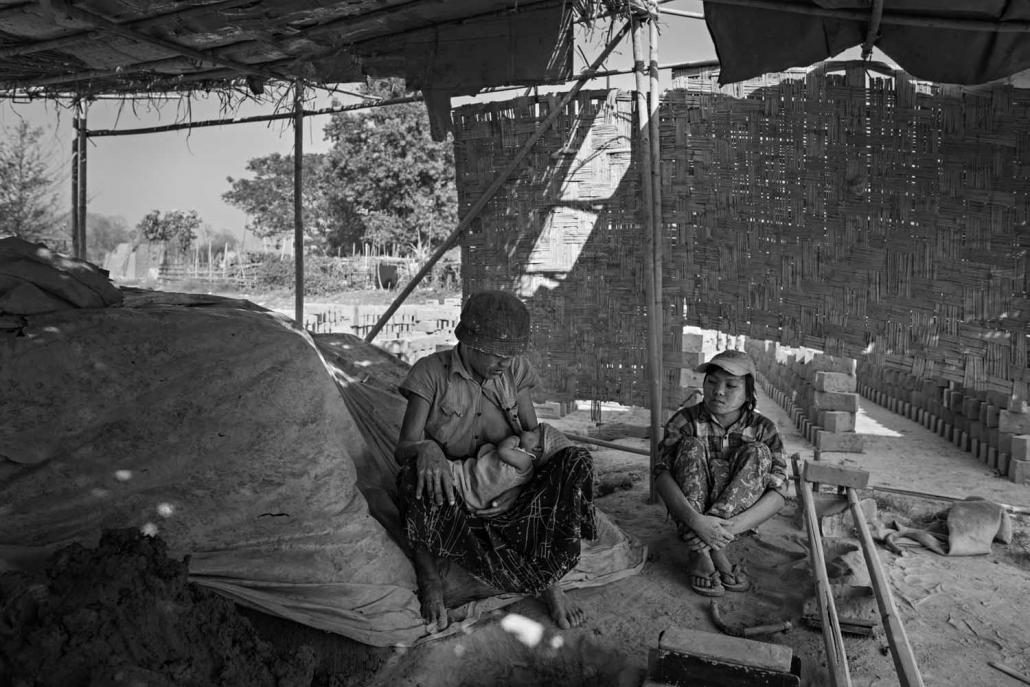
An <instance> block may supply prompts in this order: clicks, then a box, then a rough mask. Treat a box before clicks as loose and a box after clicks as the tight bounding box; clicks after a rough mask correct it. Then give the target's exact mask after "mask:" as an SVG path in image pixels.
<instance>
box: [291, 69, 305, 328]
mask: <svg viewBox="0 0 1030 687" xmlns="http://www.w3.org/2000/svg"><path fill="white" fill-rule="evenodd" d="M303 182H304V84H303V83H301V82H300V81H296V82H294V84H293V260H294V266H295V268H296V269H295V274H294V289H295V291H296V294H295V299H294V300H295V312H294V316H293V326H294V327H296V328H297V329H301V328H303V327H304V211H303V209H304V197H303V194H302V189H303V188H304V183H303Z"/></svg>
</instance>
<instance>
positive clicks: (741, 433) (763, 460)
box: [654, 351, 787, 596]
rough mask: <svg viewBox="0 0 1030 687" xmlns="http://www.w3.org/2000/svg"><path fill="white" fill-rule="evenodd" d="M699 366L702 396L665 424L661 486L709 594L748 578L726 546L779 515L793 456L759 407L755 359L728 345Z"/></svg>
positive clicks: (698, 583) (696, 583) (695, 582)
mask: <svg viewBox="0 0 1030 687" xmlns="http://www.w3.org/2000/svg"><path fill="white" fill-rule="evenodd" d="M696 371H697V372H703V373H704V374H705V378H704V384H703V387H702V390H703V400H702V402H701V403H698V404H697V405H693V406H690V407H686V408H681V409H679V410H677V411H676V413H675V414H673V416H672V417H671V418H670V419H669V421H668V422H667V423H666V425H665V438H664V439H663V440H662V444H661V447H660V451H659V456H658V460H657V461H656V464H655V469H654V476H655V489H656V491H657V492H658V494H659V495H660V496H661V497H662V501H664V502H665V506H666V508H668V510H669V513H670V515H671V516H672V518H673V520H674V521H675V522H676V529H677V532H678V533H679V535H680V538H681V539H683V541H685V542H686V544H687V547H688V548H689V549H690V563H689V571H688V572H689V575H690V586H691V588H692V589H693V590H694V591H696V592H697V593H698V594H702V595H704V596H722V595H723V594H724V593H725V590H727V589H729V590H731V591H744V590H746V589H748V587H749V586H750V582H749V580H748V579H747V577H746V576H745V575H744V573H743V571H741V569H740V567H739V566H738V565H733V564H731V563H730V560H729V558H728V557H727V555H726V549H727V547H728V546H729V544H730V543H731V542H732V541H733V540H734V539H735V538H736V536H737V535H739V534H741V533H743V532H746V531H748V530H750V529H753V528H755V527H757V526H758V525H759V524H761V523H763V522H765V521H766V520H768V519H769V518H770V517H772V516H773V515H775V514H776V513H777V512H778V511H779V510H780V508H781V507H782V506H783V503H784V497H785V496H786V485H787V463H786V461H785V460H784V457H783V441H782V440H781V439H780V434H779V432H778V431H777V429H776V425H775V424H774V423H773V422H772V420H770V419H769V418H767V417H765V416H764V415H762V414H761V413H759V412H758V411H756V410H755V403H756V401H757V397H756V394H755V364H754V362H753V361H752V360H751V357H750V356H748V355H747V354H746V353H744V352H743V351H723V352H722V353H719V354H718V355H716V356H715V357H713V358H712V359H711V360H709V361H708V362H707V363H704V364H702V365H700V366H699V367H698V368H697V369H696Z"/></svg>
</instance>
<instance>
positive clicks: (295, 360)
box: [0, 292, 645, 646]
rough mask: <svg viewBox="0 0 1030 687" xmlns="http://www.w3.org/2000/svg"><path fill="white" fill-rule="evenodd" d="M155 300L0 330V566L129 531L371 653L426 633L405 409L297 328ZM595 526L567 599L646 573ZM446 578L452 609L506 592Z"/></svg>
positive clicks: (208, 305) (625, 545)
mask: <svg viewBox="0 0 1030 687" xmlns="http://www.w3.org/2000/svg"><path fill="white" fill-rule="evenodd" d="M165 300H174V302H175V303H176V304H174V305H169V304H166V303H164V302H162V296H160V295H155V294H153V293H152V292H151V294H150V295H148V296H145V297H144V296H142V295H139V297H136V298H132V297H127V298H126V307H113V308H97V309H77V310H66V311H61V312H56V313H49V314H44V315H36V316H31V317H29V318H27V325H26V326H25V328H24V329H23V330H22V332H21V333H22V335H21V336H14V335H3V336H0V417H3V418H4V421H3V423H2V424H0V456H3V460H0V569H2V568H3V567H5V566H6V567H16V566H18V565H21V564H31V563H32V562H33V561H36V562H38V561H39V560H40V559H41V558H42V556H43V555H45V554H48V553H49V552H51V551H53V550H54V549H56V548H58V547H60V546H63V545H66V544H69V543H71V542H76V541H77V542H80V543H82V544H84V545H88V546H92V545H95V543H96V542H97V541H98V540H99V536H100V533H101V531H102V530H103V529H107V528H119V527H140V528H144V530H145V531H148V532H155V533H157V534H158V535H160V536H161V537H162V538H163V539H164V540H165V541H166V542H167V543H168V546H169V550H170V553H171V555H173V556H175V557H182V556H185V555H189V556H190V560H189V568H190V574H191V578H192V579H193V580H194V581H196V582H197V583H199V584H202V585H205V586H208V587H212V588H214V589H216V590H218V591H220V592H221V593H223V594H226V595H228V596H230V597H232V598H234V599H236V600H237V601H239V602H241V603H243V604H245V605H249V606H252V607H254V608H257V609H259V610H262V611H265V612H268V613H271V614H274V615H278V616H281V617H285V618H289V619H291V620H295V621H298V622H301V623H304V624H307V625H310V626H313V627H317V628H320V629H324V630H328V631H331V632H335V633H338V634H341V635H344V636H347V637H350V638H352V639H355V640H357V641H360V642H363V643H366V644H371V645H377V646H388V645H394V644H410V643H413V642H415V641H417V640H419V639H420V638H422V637H423V636H424V635H425V629H424V626H423V624H422V620H421V617H420V613H419V604H418V600H417V597H416V595H415V589H416V582H415V575H414V570H413V568H412V566H411V563H410V560H409V558H408V556H407V555H406V554H405V552H404V550H403V542H402V541H401V540H400V539H399V538H398V534H399V533H398V532H397V531H396V529H395V526H396V525H397V524H398V520H397V516H396V512H397V510H396V503H395V501H394V496H395V491H394V486H393V481H392V475H393V474H394V473H395V471H396V466H395V465H392V464H391V463H392V457H391V452H392V442H393V440H394V437H396V435H397V428H398V423H399V419H400V413H402V412H403V406H402V401H401V400H400V397H399V396H398V395H397V394H395V393H392V392H389V391H387V390H386V389H382V388H377V387H375V386H374V385H370V384H367V383H362V382H360V381H357V380H355V379H352V378H348V377H347V376H346V375H344V374H342V373H341V370H340V369H339V366H334V370H333V371H332V372H330V370H329V368H327V366H326V362H325V361H324V360H323V358H322V356H321V355H320V354H319V352H318V350H317V348H316V347H315V346H314V345H313V342H312V339H311V337H310V336H309V335H307V334H305V333H300V332H297V331H296V330H294V329H292V328H291V327H290V326H289V324H288V323H287V322H286V321H284V320H283V319H281V318H279V317H277V316H275V315H273V314H270V313H267V312H260V311H258V310H257V309H248V308H249V307H251V306H250V304H244V303H241V302H233V301H228V300H224V299H222V300H220V299H217V297H214V298H212V297H199V298H196V299H193V298H192V297H182V296H181V295H180V296H177V297H175V298H174V299H171V298H169V299H165ZM186 302H193V303H196V305H192V306H191V305H185V304H184V303H186ZM241 306H242V307H241ZM361 346H364V348H365V351H364V352H367V351H375V352H376V353H377V354H378V353H379V352H378V350H377V349H374V348H372V347H370V346H367V345H364V344H361V345H360V346H358V345H355V347H354V349H353V350H354V351H355V352H356V353H357V354H359V355H360V354H361V353H362V352H363V351H362V350H361ZM337 354H338V351H337V353H336V354H334V355H337ZM334 377H336V379H334ZM337 380H339V383H337ZM604 521H605V524H606V525H607V526H606V527H604V528H603V529H604V537H603V538H602V540H601V541H600V542H597V543H595V544H594V545H592V546H585V547H584V556H583V562H582V564H581V566H580V568H579V569H577V570H576V571H574V572H573V573H570V575H569V576H568V579H567V580H565V581H564V582H565V583H567V584H568V585H569V586H579V585H585V584H600V583H604V582H607V581H610V580H613V579H618V578H619V577H622V576H625V575H629V574H633V573H634V572H636V571H637V570H639V569H640V567H641V566H642V565H643V562H644V557H645V552H644V549H643V547H642V546H640V545H638V544H636V543H635V542H633V541H632V540H630V539H629V538H628V537H627V536H626V535H625V534H624V533H623V532H621V530H619V529H618V528H616V527H614V526H613V525H611V523H610V522H608V521H607V519H604ZM384 523H385V524H384ZM391 529H393V530H394V531H392V532H391V531H390V530H391ZM454 568H456V566H452V570H453V569H454ZM448 581H449V582H452V581H453V584H454V587H455V589H456V590H460V591H455V593H453V594H449V596H448V601H449V602H450V603H451V604H452V605H457V604H459V603H465V602H467V601H476V604H477V605H475V608H476V609H478V610H483V609H486V608H490V607H497V606H499V605H503V604H504V603H507V602H509V601H510V600H512V599H513V598H517V597H512V596H510V595H505V596H488V597H487V598H484V599H479V600H476V599H475V598H465V597H468V596H470V594H471V596H473V597H474V596H475V595H476V594H480V595H481V594H487V595H489V594H491V592H489V591H484V590H482V589H480V590H476V591H475V592H471V593H470V591H469V590H474V589H475V585H469V584H467V583H466V582H467V580H462V579H461V574H460V571H458V572H457V573H456V574H455V575H451V576H449V578H448ZM463 594H464V597H463V596H462V595H463ZM473 615H474V614H473Z"/></svg>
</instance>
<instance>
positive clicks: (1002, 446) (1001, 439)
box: [998, 430, 1015, 453]
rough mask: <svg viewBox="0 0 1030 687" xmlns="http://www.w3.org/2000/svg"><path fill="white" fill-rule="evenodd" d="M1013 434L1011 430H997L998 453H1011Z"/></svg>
mask: <svg viewBox="0 0 1030 687" xmlns="http://www.w3.org/2000/svg"><path fill="white" fill-rule="evenodd" d="M1014 436H1015V434H1013V433H1012V432H1002V431H1001V430H998V452H999V453H1012V437H1014Z"/></svg>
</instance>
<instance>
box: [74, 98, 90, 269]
mask: <svg viewBox="0 0 1030 687" xmlns="http://www.w3.org/2000/svg"><path fill="white" fill-rule="evenodd" d="M75 110H76V114H77V115H78V117H77V120H76V121H77V122H78V125H79V130H78V131H77V132H76V133H77V135H78V140H79V179H78V187H77V191H78V198H77V199H76V202H75V210H74V211H75V212H76V213H77V214H78V216H79V221H78V225H77V229H78V232H79V238H78V242H77V245H78V253H76V255H75V257H77V258H81V259H83V260H85V259H86V255H87V250H86V188H87V186H86V152H87V148H88V143H89V139H88V138H87V137H86V112H87V105H86V101H85V100H83V99H80V100H79V102H78V106H77V107H76V108H75Z"/></svg>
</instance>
